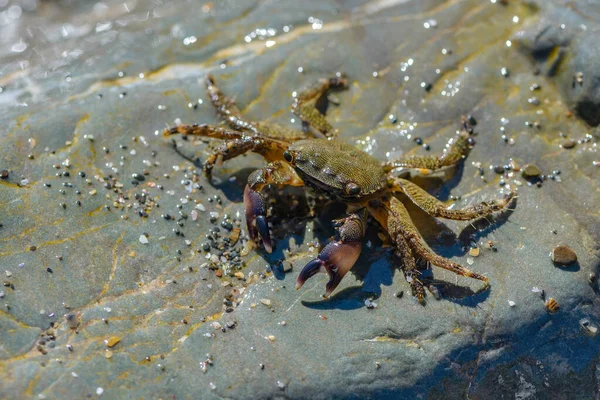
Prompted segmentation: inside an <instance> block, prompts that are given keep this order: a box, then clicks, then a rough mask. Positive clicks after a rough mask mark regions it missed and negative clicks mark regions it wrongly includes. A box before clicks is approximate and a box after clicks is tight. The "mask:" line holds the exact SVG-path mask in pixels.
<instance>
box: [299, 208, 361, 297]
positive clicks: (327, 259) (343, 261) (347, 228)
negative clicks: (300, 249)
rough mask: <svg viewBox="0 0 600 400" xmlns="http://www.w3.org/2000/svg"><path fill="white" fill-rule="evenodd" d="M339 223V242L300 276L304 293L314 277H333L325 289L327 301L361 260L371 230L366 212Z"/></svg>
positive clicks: (326, 249)
mask: <svg viewBox="0 0 600 400" xmlns="http://www.w3.org/2000/svg"><path fill="white" fill-rule="evenodd" d="M335 222H336V223H337V224H338V227H337V230H338V233H339V240H338V241H333V242H329V243H328V244H327V246H325V247H324V248H323V250H321V252H320V253H319V255H318V256H317V258H315V259H314V260H312V261H311V262H309V263H308V264H306V266H305V267H304V269H302V271H301V272H300V275H298V279H297V280H296V289H300V288H301V287H302V285H304V283H305V282H306V280H307V279H308V278H310V277H311V276H313V275H315V274H317V273H319V272H324V273H327V274H328V275H329V282H327V285H326V286H325V297H328V296H329V295H330V294H331V293H332V292H333V291H334V290H335V288H336V287H337V286H338V285H339V284H340V282H341V281H342V278H343V277H344V275H346V273H347V272H348V271H350V269H351V268H352V266H353V265H354V263H356V260H358V256H360V252H361V250H362V238H363V237H364V235H365V229H366V226H367V209H366V208H363V209H361V210H360V211H358V212H356V213H353V214H350V215H349V216H348V217H346V218H343V219H341V220H338V221H335Z"/></svg>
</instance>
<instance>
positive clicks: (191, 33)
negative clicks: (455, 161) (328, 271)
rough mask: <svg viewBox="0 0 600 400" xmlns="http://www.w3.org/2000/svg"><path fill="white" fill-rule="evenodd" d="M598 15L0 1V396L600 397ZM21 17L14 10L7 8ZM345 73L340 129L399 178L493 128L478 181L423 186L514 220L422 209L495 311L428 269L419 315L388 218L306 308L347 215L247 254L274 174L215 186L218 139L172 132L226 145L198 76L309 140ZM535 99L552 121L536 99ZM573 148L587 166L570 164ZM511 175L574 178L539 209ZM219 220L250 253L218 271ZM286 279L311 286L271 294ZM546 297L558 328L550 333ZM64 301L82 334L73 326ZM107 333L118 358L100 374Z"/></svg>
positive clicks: (219, 172) (443, 247) (237, 173)
mask: <svg viewBox="0 0 600 400" xmlns="http://www.w3.org/2000/svg"><path fill="white" fill-rule="evenodd" d="M593 3H594V2H591V1H590V2H586V1H576V2H569V3H568V7H567V6H566V5H564V2H562V1H558V0H552V1H541V0H540V1H537V2H534V1H527V2H509V4H508V5H507V6H504V5H501V4H500V2H497V4H493V3H492V2H481V1H477V0H459V1H451V2H442V1H438V0H424V1H375V0H369V1H367V0H365V1H349V2H339V1H333V0H331V1H320V0H319V1H303V2H298V1H293V0H279V1H263V2H257V1H250V0H248V1H246V0H240V1H235V2H234V1H223V2H220V1H214V2H198V3H193V4H190V3H189V2H169V1H165V2H160V4H158V3H157V2H137V3H135V2H134V3H132V2H127V4H126V5H124V4H123V1H116V0H114V1H113V0H108V1H104V2H103V3H102V4H100V3H98V4H96V3H88V2H68V4H67V3H64V2H37V3H35V4H34V3H31V2H22V3H16V2H11V4H10V5H8V4H7V5H3V6H2V7H4V8H2V9H0V26H2V35H0V36H1V37H0V59H1V60H2V68H1V69H0V87H1V88H2V89H1V91H0V109H1V110H2V112H0V153H1V157H0V160H1V161H0V164H1V165H0V171H3V170H6V171H7V172H8V175H7V176H4V175H3V176H2V178H3V179H2V180H0V224H1V225H0V265H2V266H3V270H10V271H11V272H12V276H11V277H10V284H12V285H13V286H14V288H13V287H12V286H10V285H9V286H7V287H3V288H2V289H3V290H2V291H3V292H4V297H3V298H2V303H1V304H0V306H1V307H2V309H1V311H0V336H1V337H2V340H1V344H0V359H1V361H0V364H1V365H2V368H0V381H1V382H2V385H0V397H2V398H44V397H45V398H84V397H86V396H88V394H91V395H92V396H94V395H99V394H101V395H102V398H109V399H112V398H129V397H135V398H172V397H176V398H190V397H191V398H198V397H201V398H222V397H228V398H283V397H290V398H317V399H318V398H363V397H365V398H445V399H453V398H460V399H463V398H465V397H469V398H555V397H565V398H566V397H568V398H580V399H589V398H594V397H597V396H598V368H599V367H600V366H599V360H600V354H599V351H598V349H599V348H600V335H594V334H592V333H591V331H590V328H589V327H597V326H598V325H599V324H600V311H598V310H600V307H599V298H598V287H597V283H596V284H595V285H594V284H590V282H589V276H590V273H596V274H597V273H598V272H600V271H599V268H600V258H599V256H600V217H599V216H598V208H599V206H600V198H599V196H598V191H597V184H596V183H597V181H598V167H597V166H595V164H594V162H597V161H599V158H598V152H597V142H596V140H597V137H595V136H593V135H594V134H595V133H594V132H590V131H589V125H590V124H593V123H594V120H593V117H590V116H589V112H587V111H586V110H591V111H592V112H593V110H595V108H594V107H596V102H597V99H596V97H597V93H596V92H595V90H596V89H594V88H595V87H596V86H597V82H595V81H594V77H595V76H596V75H597V74H598V68H597V65H598V63H599V62H600V57H598V54H597V52H595V50H593V49H597V46H596V45H594V40H595V38H596V36H597V30H598V28H599V27H600V23H599V22H600V13H599V12H598V8H597V5H594V4H593ZM16 4H19V7H21V11H20V12H18V11H17V9H16V8H14V7H13V8H12V10H11V11H9V10H8V7H12V6H14V5H16ZM32 7H35V9H31V8H32ZM17 14H19V15H17ZM11 16H12V17H11ZM17 16H18V18H17ZM515 16H516V17H517V18H516V19H515V18H514V17H515ZM13 17H14V18H13ZM433 20H434V21H435V23H432V22H431V21H433ZM561 24H564V25H565V27H564V29H563V28H562V27H561ZM581 24H584V25H585V26H586V29H585V30H584V29H583V28H581ZM545 27H546V28H545ZM547 27H550V28H547ZM269 28H271V29H272V30H269ZM263 29H264V31H263ZM540 33H541V35H540ZM246 37H247V39H246ZM507 41H508V42H507ZM584 48H585V49H584ZM518 49H521V51H519V50H518ZM586 65H587V66H586ZM502 68H506V70H507V71H510V74H508V76H506V77H503V76H502V75H501V73H500V71H501V69H502ZM299 69H300V70H301V71H302V72H299ZM536 69H539V70H540V71H541V74H536V73H537V71H536ZM337 71H342V72H344V73H346V75H347V76H348V77H349V79H350V80H351V85H350V89H349V90H347V91H342V92H339V93H336V97H337V99H339V106H338V105H335V104H330V106H329V108H328V110H327V115H328V118H329V120H330V121H331V123H332V124H333V125H334V126H335V127H336V128H338V129H339V130H340V136H341V138H342V139H343V140H346V141H348V142H350V143H354V144H356V145H357V146H358V147H360V148H362V149H364V150H366V151H368V152H369V153H371V154H373V155H374V156H376V157H378V158H379V159H381V160H382V161H384V160H390V159H392V158H395V157H399V156H401V155H405V154H421V155H423V154H439V153H441V152H442V151H443V149H444V147H445V144H446V142H447V140H448V138H449V137H450V136H452V135H453V134H454V132H455V131H456V130H457V129H460V126H459V121H460V116H461V115H472V116H473V118H475V119H476V120H477V125H476V127H475V128H476V129H475V133H476V136H475V138H476V142H477V143H476V145H475V147H474V148H473V150H472V151H471V153H470V154H469V156H468V158H467V159H466V160H465V163H464V165H463V166H462V167H461V168H457V169H454V170H449V171H443V172H442V173H440V174H435V175H433V176H426V177H413V180H414V181H415V182H417V183H419V184H420V185H421V186H422V187H424V188H426V189H427V190H429V191H430V192H431V193H433V194H435V195H436V196H437V197H438V198H440V199H441V200H443V201H447V200H450V199H458V200H456V206H455V207H466V206H469V205H474V204H477V203H479V202H481V201H489V200H491V199H495V198H498V197H500V196H502V195H503V193H504V192H505V190H506V188H505V186H506V185H509V186H510V187H511V188H517V189H518V192H519V197H518V200H517V202H516V204H515V206H514V207H513V209H511V210H509V211H508V212H506V213H503V214H500V215H497V216H495V217H494V218H489V219H486V220H482V221H476V222H473V223H470V222H455V221H441V220H436V219H433V218H430V217H428V216H427V215H425V214H424V213H423V212H422V211H420V210H419V209H417V208H416V207H410V209H409V211H410V213H411V215H412V216H413V219H414V220H415V223H416V224H417V226H418V228H419V230H420V231H421V232H422V233H423V235H424V236H425V238H426V240H427V241H428V243H429V244H430V246H431V247H432V248H433V249H434V250H435V251H436V252H437V253H439V254H440V255H442V256H445V257H449V258H451V259H452V260H454V261H455V262H459V263H462V264H464V265H468V266H469V268H471V269H473V270H475V271H477V272H479V273H482V274H485V275H486V276H487V277H488V278H489V281H490V288H489V289H488V290H481V289H482V288H481V286H479V285H478V282H475V281H472V280H470V279H467V278H459V277H457V276H455V275H453V274H451V273H450V272H446V271H443V270H440V269H439V268H434V269H433V270H432V271H431V270H427V271H424V276H425V277H431V276H433V278H434V279H435V287H436V288H437V291H438V292H439V295H440V297H441V298H440V301H435V300H434V296H433V295H428V297H427V304H426V306H425V307H423V306H421V305H420V304H418V303H417V302H416V301H415V300H414V299H413V298H412V296H410V295H409V293H410V289H409V287H408V285H407V283H406V282H405V280H404V277H403V274H402V273H401V272H400V271H399V269H398V263H399V262H398V260H397V259H396V258H394V257H393V256H392V254H391V253H392V252H391V251H389V249H388V248H386V247H385V246H382V241H381V239H380V238H379V236H378V233H379V229H378V227H377V226H376V224H375V223H374V222H373V224H372V226H370V227H369V229H368V234H367V238H366V240H365V246H364V250H363V254H362V256H361V258H360V259H359V261H358V263H357V265H356V266H355V267H354V268H353V270H352V273H351V274H348V275H347V276H346V278H345V279H344V281H343V282H342V284H341V285H340V287H339V288H338V289H337V290H336V291H335V292H334V294H333V296H332V297H331V298H330V299H328V300H323V299H322V298H321V294H322V293H323V292H324V285H325V277H324V276H323V275H321V276H319V277H315V278H313V279H312V280H311V281H309V283H307V284H306V285H305V287H303V288H302V289H301V290H299V291H296V290H294V284H295V279H296V277H297V274H298V273H299V271H300V270H301V267H302V266H303V265H305V263H307V262H308V261H309V260H311V259H312V258H314V257H315V255H316V252H315V251H311V250H310V248H314V245H315V244H316V243H318V244H324V243H325V242H326V241H327V240H328V239H329V238H330V237H331V235H332V234H333V232H334V231H333V229H332V226H331V219H332V218H338V217H340V216H341V215H340V213H341V210H339V207H337V208H336V207H335V206H333V207H330V209H326V210H322V211H323V212H322V213H320V214H321V217H320V218H314V219H311V218H302V216H303V215H304V214H305V213H306V212H308V209H309V207H308V205H307V204H308V203H319V201H318V200H317V201H312V200H305V198H304V197H303V193H304V191H303V190H301V189H298V190H289V191H286V192H285V193H287V194H289V196H285V195H284V196H279V197H277V198H276V199H277V201H276V203H275V208H274V209H275V211H274V214H273V216H272V218H271V222H272V225H273V232H274V236H275V237H276V238H277V247H276V251H275V252H274V254H272V255H268V254H266V253H264V252H261V251H255V250H253V249H249V248H248V247H246V246H245V243H246V240H247V232H246V229H245V227H244V224H245V222H244V220H243V215H244V212H243V210H244V207H243V204H242V192H243V188H244V185H245V181H246V179H247V176H248V174H249V173H250V171H251V170H252V169H254V168H257V167H259V166H261V165H263V164H264V163H263V161H262V160H261V159H260V157H257V156H255V155H249V156H248V157H240V158H238V159H235V160H231V161H227V162H226V163H225V164H224V165H223V166H222V167H217V168H215V170H214V180H213V181H212V182H208V181H207V180H206V179H205V178H204V176H203V174H202V171H201V167H200V164H201V162H202V161H204V160H205V159H206V157H208V154H209V151H210V147H209V145H207V143H205V142H204V141H193V140H188V141H185V140H183V139H182V138H180V137H174V139H175V142H174V143H175V145H174V144H173V142H172V141H171V140H167V139H164V138H162V137H161V135H160V132H161V131H162V130H163V129H164V128H165V127H167V126H173V125H174V124H176V123H179V122H182V123H210V124H216V123H218V119H217V116H216V113H215V111H214V110H213V109H212V108H211V107H210V105H209V103H210V101H209V99H208V97H207V96H206V94H205V92H204V89H203V87H202V84H201V80H202V78H203V77H204V76H205V75H206V74H207V73H213V74H214V75H215V76H216V78H217V79H218V81H219V82H220V83H221V85H222V87H223V90H224V91H226V92H227V93H228V94H230V95H231V97H232V98H235V100H236V102H237V103H238V105H239V106H240V109H242V110H243V112H244V113H246V114H247V115H249V116H250V117H251V118H254V119H261V118H268V119H269V120H272V121H276V122H278V123H281V124H286V125H290V126H296V127H298V128H300V124H299V123H298V121H297V120H294V121H293V122H292V121H291V119H292V118H294V117H293V116H292V115H291V114H290V113H289V112H288V106H289V104H290V103H291V93H292V92H293V91H294V90H297V89H298V88H301V87H303V86H305V85H307V84H310V83H312V82H313V81H314V80H315V79H318V78H321V77H324V76H330V75H332V74H334V73H335V72H337ZM578 71H581V72H582V73H583V77H582V85H580V86H577V87H575V88H573V87H572V86H571V85H572V82H573V76H575V74H576V72H578ZM374 73H375V74H374ZM374 75H376V77H375V76H374ZM533 84H536V85H537V86H535V89H534V90H535V97H536V98H537V99H539V101H529V100H530V99H531V97H532V94H531V90H532V89H531V88H532V87H533ZM199 100H200V101H199ZM336 102H337V100H336ZM586 102H588V103H589V104H590V105H589V106H584V107H582V106H578V104H585V103H586ZM569 110H576V111H578V113H576V115H574V116H573V117H571V118H568V117H567V116H566V115H567V112H568V111H569ZM390 116H393V117H392V118H391V117H390ZM536 122H537V124H536ZM526 123H527V124H526ZM561 132H562V133H563V134H564V135H563V136H566V137H568V138H570V139H571V140H574V141H576V142H577V143H578V144H577V146H575V147H573V148H572V149H571V150H569V151H563V150H560V146H561V145H562V144H563V142H564V141H565V138H564V137H563V136H561V135H559V133H561ZM587 133H592V135H590V136H586V134H587ZM416 137H418V138H420V139H421V142H420V144H417V142H416V141H415V138H416ZM90 138H93V140H89V139H90ZM424 145H426V146H427V147H425V146H424ZM30 154H31V155H32V156H33V157H29V155H30ZM186 158H187V159H186ZM511 159H512V161H513V162H514V163H515V164H516V165H524V164H526V163H531V164H535V165H536V166H538V167H539V169H540V170H541V171H555V170H560V171H561V174H560V177H561V179H560V182H559V181H558V180H550V179H549V180H547V181H546V182H545V184H544V185H542V187H540V188H538V187H536V186H531V185H529V183H528V182H526V181H522V178H521V177H520V175H519V174H518V173H517V172H515V171H514V170H512V169H509V168H507V169H504V170H503V171H502V172H501V173H499V174H496V173H494V172H493V170H492V169H491V168H490V167H492V166H498V165H502V166H509V165H511ZM65 172H67V173H66V174H65ZM80 173H81V174H80ZM146 173H147V174H146ZM134 174H137V175H136V176H137V177H138V178H139V177H142V176H143V178H144V180H143V181H142V180H140V179H136V178H134V177H133V175H134ZM501 181H502V185H503V186H502V187H501V186H500V183H501ZM275 194H276V193H275ZM293 196H295V198H296V200H298V202H297V203H296V202H293V201H288V200H287V199H289V197H293ZM451 196H452V197H451ZM78 202H80V203H78ZM60 204H65V205H66V208H63V207H61V206H60ZM201 205H202V206H201ZM317 205H319V204H317ZM293 207H296V208H295V209H294V210H295V211H291V210H292V208H293ZM193 210H199V211H201V212H198V213H195V214H194V215H192V211H193ZM203 211H206V212H203ZM319 211H320V210H319ZM291 212H292V213H294V215H296V214H297V215H298V218H291V219H290V218H287V215H288V214H289V213H291ZM165 215H169V216H170V217H171V218H165V217H164V216H165ZM188 216H189V217H188ZM224 219H225V220H226V221H225V225H226V226H237V225H236V224H237V223H240V227H241V228H242V233H241V235H240V238H239V240H238V242H237V243H236V245H235V246H234V248H233V249H224V250H219V249H218V248H219V247H220V246H225V243H226V241H225V238H228V237H229V235H230V233H229V231H227V230H226V229H224V228H223V225H221V224H222V222H223V220H224ZM211 221H212V222H211ZM229 224H232V225H229ZM215 228H220V229H219V231H217V230H216V229H215ZM207 235H208V236H207ZM142 236H143V237H144V238H146V239H147V243H145V242H146V240H143V242H144V243H141V242H140V237H142ZM292 242H293V243H295V244H296V245H293V246H292V244H290V243H292ZM205 243H208V249H207V250H206V251H205V250H204V248H205V246H204V244H205ZM556 243H569V246H570V247H571V248H572V249H573V251H574V252H575V253H576V254H577V256H578V263H577V264H576V265H573V266H571V267H568V268H560V269H556V268H552V261H551V260H550V259H549V257H548V249H551V248H553V247H554V245H555V244H556ZM309 244H312V245H313V246H309ZM473 245H476V246H477V247H478V248H480V249H481V251H480V254H479V256H478V257H476V258H472V257H469V255H468V254H467V252H468V249H469V248H471V247H473ZM288 248H293V251H291V252H287V251H285V250H284V249H288ZM32 250H35V251H32ZM221 251H230V253H229V254H230V255H231V254H240V255H241V257H240V259H239V262H237V261H235V257H234V256H225V254H224V253H223V254H221V253H220V252H221ZM228 257H229V258H228ZM283 259H285V260H284V264H283V265H284V266H285V265H286V263H293V264H294V266H295V268H294V269H293V270H291V271H289V272H288V273H286V274H284V273H283V271H281V270H280V268H272V269H271V268H270V267H269V271H268V272H267V267H266V266H277V265H280V264H279V261H281V260H283ZM242 261H243V263H242ZM290 265H291V264H290ZM49 271H52V272H49ZM216 271H220V275H221V276H217V273H216ZM236 272H243V274H244V279H236V278H235V273H236ZM534 288H535V290H534ZM541 290H543V291H544V293H545V296H546V298H550V297H552V298H554V299H556V301H557V302H558V303H559V304H560V311H559V312H557V313H556V314H550V313H548V312H547V310H546V305H545V303H544V299H542V298H541V297H540V293H541ZM402 291H406V295H404V296H397V295H396V293H402ZM260 299H269V300H270V302H271V304H272V307H265V306H262V305H261V304H260ZM366 300H368V301H367V302H366V303H365V301H366ZM509 301H510V302H513V303H514V307H511V306H510V305H509ZM374 303H375V304H376V305H377V307H376V308H372V309H368V308H367V305H368V304H374ZM65 304H68V305H69V312H70V313H73V315H80V319H79V321H77V322H79V324H78V326H76V328H75V329H72V327H73V326H75V323H74V322H73V321H74V320H73V319H69V318H64V317H62V315H63V313H64V311H63V310H64V309H65ZM583 320H585V321H587V323H586V324H585V326H584V325H583V324H582V323H581V321H583ZM234 321H235V325H232V324H233V323H234ZM233 326H234V327H235V328H234V329H231V328H232V327H233ZM42 335H43V336H42ZM112 337H117V338H119V339H120V341H119V343H118V344H117V345H116V346H114V347H113V348H112V349H111V352H112V356H111V357H108V358H107V357H106V354H107V352H106V342H105V341H106V340H109V339H110V338H112ZM40 339H43V340H40ZM52 346H54V347H52ZM59 360H60V361H59ZM261 365H262V366H261Z"/></svg>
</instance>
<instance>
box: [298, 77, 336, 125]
mask: <svg viewBox="0 0 600 400" xmlns="http://www.w3.org/2000/svg"><path fill="white" fill-rule="evenodd" d="M347 85H348V80H347V79H345V78H343V77H342V76H341V75H340V76H338V77H335V78H329V79H319V81H318V82H317V83H316V84H315V85H313V86H311V87H309V88H308V89H305V90H303V91H301V92H300V93H297V94H296V96H295V97H294V101H293V103H292V111H293V113H294V114H296V115H297V116H298V118H300V119H301V120H302V122H304V123H306V124H307V125H309V126H311V127H313V128H314V129H315V130H317V131H319V132H321V133H322V134H324V135H325V136H327V137H331V136H335V135H336V133H337V132H336V131H335V130H334V129H333V127H332V126H331V124H330V123H329V122H327V119H326V118H325V116H324V115H323V114H321V112H320V111H319V110H317V109H316V104H317V100H319V98H320V97H321V96H322V95H323V94H324V93H325V92H326V91H327V90H329V89H343V88H345V87H346V86H347Z"/></svg>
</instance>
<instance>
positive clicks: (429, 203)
mask: <svg viewBox="0 0 600 400" xmlns="http://www.w3.org/2000/svg"><path fill="white" fill-rule="evenodd" d="M392 190H393V191H394V192H402V193H404V194H405V195H407V196H408V198H409V199H410V200H411V201H412V202H413V203H415V204H416V205H417V206H419V207H420V208H421V209H422V210H423V211H425V212H426V213H427V214H429V215H431V216H432V217H439V218H445V219H452V220H458V221H467V220H471V219H476V218H481V217H486V216H488V215H490V214H492V213H494V212H496V211H500V210H502V209H503V208H504V207H506V206H507V205H508V204H510V202H511V201H512V200H513V199H514V198H515V196H516V192H513V191H511V192H510V193H508V194H507V195H506V196H504V197H503V198H502V199H496V200H492V201H490V202H485V201H484V202H481V203H479V204H474V205H472V206H468V207H465V208H463V209H462V210H461V209H456V210H454V209H448V208H447V206H446V205H445V204H444V203H442V202H441V201H439V200H438V199H436V198H435V197H433V196H432V195H430V194H429V193H427V192H426V191H425V190H423V189H421V188H420V187H419V186H417V185H415V184H414V183H412V182H410V181H407V180H406V179H402V178H395V179H394V185H393V186H392Z"/></svg>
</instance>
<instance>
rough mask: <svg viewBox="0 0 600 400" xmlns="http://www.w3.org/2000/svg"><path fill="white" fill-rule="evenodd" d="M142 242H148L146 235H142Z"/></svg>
mask: <svg viewBox="0 0 600 400" xmlns="http://www.w3.org/2000/svg"><path fill="white" fill-rule="evenodd" d="M140 243H141V244H148V238H147V237H146V235H140Z"/></svg>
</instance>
